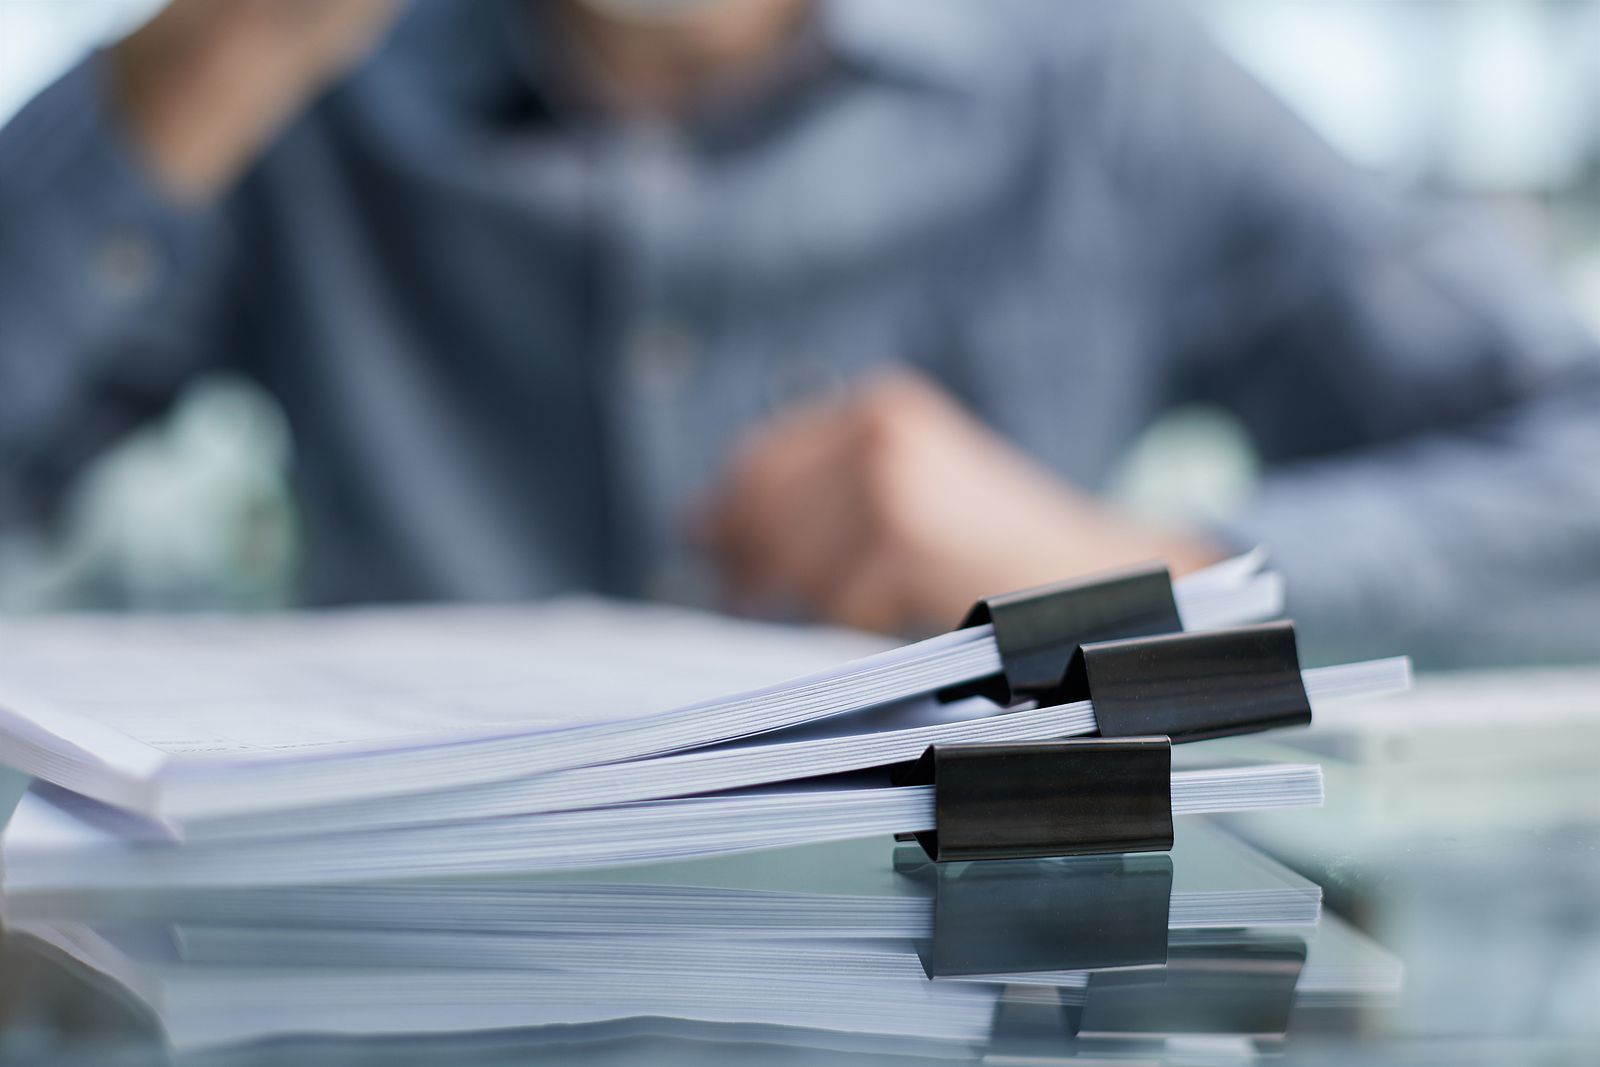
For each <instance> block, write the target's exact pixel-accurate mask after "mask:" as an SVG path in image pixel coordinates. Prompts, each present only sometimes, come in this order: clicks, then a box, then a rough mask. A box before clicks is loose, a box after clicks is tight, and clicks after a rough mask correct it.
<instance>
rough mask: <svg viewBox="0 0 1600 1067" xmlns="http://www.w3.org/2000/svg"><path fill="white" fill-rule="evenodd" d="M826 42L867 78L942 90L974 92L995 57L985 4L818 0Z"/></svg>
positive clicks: (941, 0) (948, 0) (961, 0)
mask: <svg viewBox="0 0 1600 1067" xmlns="http://www.w3.org/2000/svg"><path fill="white" fill-rule="evenodd" d="M816 3H817V4H818V8H819V12H818V13H819V16H820V20H821V27H822V33H823V37H824V40H825V41H826V43H827V46H828V47H829V48H830V49H831V50H832V51H833V52H834V54H835V55H836V56H837V57H838V58H839V59H840V60H842V61H843V62H845V63H846V64H847V65H848V66H850V67H852V68H854V69H857V70H860V71H862V72H864V73H867V74H869V75H876V76H880V77H884V78H888V79H891V80H896V81H905V82H909V83H912V84H921V85H926V86H930V87H936V88H941V89H958V90H965V89H970V88H973V87H974V86H975V85H977V84H978V83H979V82H980V81H981V80H982V78H983V76H984V72H985V71H986V70H987V69H988V67H989V64H990V62H991V61H992V58H993V55H994V53H993V51H992V50H991V49H989V48H988V47H986V44H987V42H986V38H987V37H988V36H989V35H990V34H991V33H992V31H993V23H992V20H991V19H989V18H988V17H986V15H985V13H984V10H983V8H984V6H985V5H984V3H983V2H973V0H939V2H938V3H917V2H915V0H816Z"/></svg>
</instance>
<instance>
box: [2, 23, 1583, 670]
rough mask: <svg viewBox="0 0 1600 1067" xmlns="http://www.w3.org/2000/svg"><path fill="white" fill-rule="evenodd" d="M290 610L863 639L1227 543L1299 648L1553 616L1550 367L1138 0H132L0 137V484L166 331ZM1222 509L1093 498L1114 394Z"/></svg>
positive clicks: (1571, 550) (1567, 373) (1188, 558)
mask: <svg viewBox="0 0 1600 1067" xmlns="http://www.w3.org/2000/svg"><path fill="white" fill-rule="evenodd" d="M218 367H225V368H231V369H236V370H240V371H243V372H245V373H247V374H249V375H251V376H253V377H254V378H256V379H257V380H259V381H260V382H262V383H263V384H264V385H265V386H266V387H267V388H268V389H270V390H271V391H272V392H273V394H274V395H275V396H276V397H277V398H278V399H279V400H280V401H281V403H282V405H283V407H284V410H285V412H286V413H287V416H288V419H289V422H290V426H291V427H292V430H293V433H294V436H295V441H296V450H297V460H298V468H297V472H296V473H297V490H298V494H299V499H300V503H301V507H302V512H303V515H304V517H305V523H306V526H307V537H308V546H309V548H308V557H307V567H306V573H305V575H304V582H305V592H306V596H307V598H308V599H310V600H312V601H314V602H340V601H358V600H372V599H395V598H492V599H509V598H526V597H536V596H542V595H547V594H550V593H554V592H558V591H562V590H567V589H577V588H582V589H597V590H601V591H606V592H611V593H618V594H625V595H654V596H669V597H676V598H681V597H685V596H688V597H694V596H698V595H704V593H705V591H706V590H708V589H711V588H719V589H720V590H721V591H722V595H723V596H724V597H725V598H727V600H729V601H731V602H732V603H735V604H738V605H741V606H747V607H752V608H757V609H760V610H778V611H782V612H786V613H799V614H802V615H804V616H807V617H812V618H817V619H824V620H832V621H840V622H845V623H849V624H853V625H859V626H866V627H873V628H878V629H883V630H891V631H901V632H909V631H917V630H927V629H938V628H943V627H945V626H948V625H949V624H951V623H952V622H953V621H954V620H955V619H956V618H957V617H958V616H959V614H960V613H961V611H962V610H963V609H964V608H965V607H966V605H967V604H968V603H970V602H971V601H972V600H973V599H974V598H976V597H978V596H980V595H984V594H987V593H992V592H997V591H1002V590H1006V589H1011V588H1017V587H1021V586H1026V585H1029V584H1033V583H1036V582H1040V581H1045V580H1050V579H1054V578H1058V577H1061V576H1064V575H1070V574H1074V573H1079V572H1084V571H1092V570H1098V569H1103V568H1106V567H1112V566H1118V565H1122V564H1127V563H1132V562H1135V561H1140V560H1145V559H1149V558H1153V557H1162V558H1165V559H1168V560H1170V561H1171V562H1172V563H1173V564H1174V565H1175V567H1176V568H1178V569H1180V570H1183V569H1191V568H1193V567H1196V566H1200V565H1203V564H1204V563H1206V562H1208V561H1211V560H1215V559H1218V558H1220V557H1222V556H1224V555H1227V554H1229V553H1231V552H1233V551H1235V550H1236V549H1238V548H1240V547H1244V546H1248V545H1252V544H1255V543H1258V542H1260V543H1264V544H1266V545H1268V546H1269V547H1270V548H1271V550H1272V552H1273V557H1274V561H1275V564H1276V565H1277V566H1278V567H1279V568H1280V569H1281V570H1282V571H1283V572H1284V573H1285V574H1286V576H1287V577H1288V579H1289V582H1290V593H1291V606H1292V608H1293V609H1294V611H1295V613H1296V615H1297V616H1298V617H1299V618H1300V620H1301V621H1302V623H1303V624H1304V626H1305V628H1306V630H1307V632H1308V633H1309V634H1310V635H1311V636H1312V638H1313V639H1314V640H1316V641H1317V648H1318V649H1319V650H1320V651H1322V652H1323V653H1329V652H1332V651H1334V650H1338V651H1340V652H1341V653H1349V652H1360V651H1366V650H1373V649H1379V650H1384V651H1393V650H1397V649H1402V648H1409V649H1411V650H1414V651H1417V652H1419V653H1421V654H1423V655H1424V656H1431V657H1433V658H1436V659H1437V658H1444V657H1454V658H1457V659H1461V660H1466V661H1476V660H1478V659H1480V658H1492V659H1505V658H1508V657H1515V656H1538V657H1540V658H1559V657H1565V656H1584V655H1594V654H1597V653H1600V407H1597V404H1600V362H1597V358H1596V352H1595V346H1594V344H1593V342H1592V340H1591V339H1589V338H1588V337H1587V336H1586V335H1585V333H1584V332H1583V330H1582V328H1581V327H1580V326H1578V325H1577V324H1576V323H1575V321H1574V320H1573V319H1571V318H1569V317H1568V315H1567V314H1566V313H1565V312H1564V310H1563V309H1562V308H1561V307H1559V306H1558V302H1557V301H1556V300H1555V298H1554V296H1553V294H1552V293H1551V292H1550V291H1549V290H1548V289H1547V288H1546V286H1545V285H1544V284H1543V283H1542V282H1541V281H1540V280H1539V279H1538V278H1536V277H1534V276H1533V275H1532V274H1531V273H1530V272H1529V271H1528V270H1527V269H1525V268H1524V267H1523V266H1522V265H1521V264H1520V261H1519V260H1518V258H1517V257H1516V256H1515V255H1513V254H1511V253H1510V252H1509V251H1508V250H1507V249H1505V248H1503V247H1500V246H1499V245H1497V244H1495V243H1493V242H1492V241H1491V240H1489V239H1486V238H1485V237H1483V236H1482V235H1475V234H1471V233H1465V232H1461V231H1458V230H1451V229H1446V228H1442V227H1440V226H1437V225H1435V224H1433V223H1432V222H1430V220H1429V219H1427V218H1425V217H1423V216H1422V215H1421V214H1419V213H1418V212H1416V211H1413V210H1411V209H1409V208H1408V207H1407V206H1406V205H1405V204H1403V203H1401V202H1400V201H1399V200H1398V199H1397V198H1396V197H1395V196H1394V195H1392V194H1391V193H1390V192H1389V191H1387V190H1386V189H1384V188H1382V187H1381V186H1379V185H1378V184H1377V183H1376V182H1374V181H1372V180H1370V179H1368V178H1367V177H1365V176H1363V175H1361V174H1359V173H1357V172H1355V171H1354V170H1353V169H1352V168H1351V167H1350V166H1348V165H1347V164H1345V163H1344V162H1342V161H1341V160H1340V159H1339V158H1337V157H1336V156H1335V155H1334V154H1333V153H1332V152H1331V151H1330V150H1329V149H1328V148H1327V147H1325V146H1324V145H1323V144H1322V143H1320V142H1319V141H1318V140H1317V139H1316V138H1315V137H1313V136H1312V135H1311V134H1310V133H1308V132H1307V131H1306V130H1305V129H1304V128H1302V127H1301V125H1300V124H1299V123H1297V122H1296V121H1295V120H1294V119H1292V118H1291V117H1290V116H1289V114H1288V113H1287V112H1286V111H1285V110H1284V109H1283V108H1282V107H1281V106H1280V105H1279V104H1278V103H1277V102H1276V101H1274V100H1273V99H1271V98H1270V97H1269V96H1268V95H1267V94H1266V93H1265V92H1264V91H1263V90H1262V89H1261V88H1260V87H1259V86H1258V85H1256V84H1255V83H1253V82H1252V81H1250V80H1249V79H1248V78H1247V77H1245V76H1244V75H1243V74H1242V73H1241V72H1240V71H1239V70H1237V69H1236V68H1235V67H1234V66H1232V65H1231V64H1230V63H1229V62H1228V61H1227V60H1226V59H1224V58H1223V56H1222V55H1221V53H1219V52H1218V51H1217V50H1216V49H1215V47H1214V46H1213V45H1212V44H1210V43H1209V42H1208V41H1207V40H1205V39H1204V38H1203V37H1202V36H1201V35H1200V34H1199V33H1198V32H1197V31H1196V30H1195V29H1194V28H1193V27H1192V26H1191V25H1190V24H1189V23H1188V22H1187V21H1185V20H1184V19H1183V18H1182V17H1180V16H1178V15H1177V14H1176V13H1175V12H1174V11H1173V9H1172V6H1171V5H1169V4H1158V3H1138V2H1120V3H1115V4H1112V3H1104V2H1087V0H1086V2H1068V0H990V2H987V3H957V2H954V0H940V2H936V3H912V2H901V0H568V2H564V3H554V2H552V3H531V2H528V0H473V2H451V3H423V4H418V5H416V6H414V7H410V8H406V9H404V10H400V9H398V8H397V6H396V5H395V4H393V3H391V2H389V0H175V2H174V3H172V4H171V5H170V6H169V7H168V8H167V9H166V10H165V11H164V12H162V13H161V14H160V15H159V16H158V17H157V18H156V19H155V20H154V21H152V22H151V23H150V24H149V25H148V26H146V27H144V28H143V29H141V30H139V31H138V32H136V33H135V34H133V35H132V36H131V37H129V38H127V39H126V40H124V41H123V42H121V43H120V44H118V45H117V46H115V47H113V48H111V49H110V50H108V51H106V52H104V53H102V54H97V55H94V56H92V57H90V58H89V59H87V60H86V61H85V62H83V63H82V64H81V65H80V66H78V67H77V68H76V69H74V70H72V71H71V72H69V73H68V74H67V75H66V76H65V77H63V78H62V79H61V80H60V81H58V82H57V83H56V84H55V85H53V86H52V87H50V88H49V89H47V90H46V91H45V92H44V93H43V94H41V95H40V96H39V97H38V98H37V99H36V100H35V101H34V102H33V103H32V104H31V105H30V106H29V107H28V108H26V109H25V110H24V111H23V112H22V113H21V114H20V115H18V117H17V118H16V119H14V120H13V121H12V122H11V123H10V124H9V125H8V126H7V127H6V128H5V130H4V131H0V523H3V524H8V525H13V526H22V525H27V524H39V523H44V522H48V521H49V518H50V516H51V512H52V509H53V508H54V507H55V506H56V505H57V504H58V502H59V500H60V498H61V494H62V491H63V489H64V487H65V486H66V485H67V484H68V482H69V480H70V478H71V476H72V475H73V473H74V472H75V471H76V470H78V469H79V468H80V467H81V466H82V465H83V463H84V462H85V461H87V460H88V459H89V458H90V457H92V456H93V455H94V454H95V453H96V452H97V451H98V450H100V449H101V448H103V447H104V446H105V445H107V444H108V443H110V442H112V441H114V440H115V439H116V438H117V437H118V436H119V435H122V434H124V433H125V432H126V431H127V430H128V429H129V428H130V427H132V426H134V425H136V424H137V423H139V422H140V421H141V420H145V419H148V418H150V417H152V416H153V415H156V414H158V413H159V412H161V411H162V410H163V408H164V407H165V406H166V405H167V404H169V403H170V402H171V400H172V399H173V397H174V396H175V395H176V394H177V392H178V391H179V390H180V389H181V388H182V387H183V385H184V384H185V383H186V382H187V381H188V380H190V379H192V378H193V377H194V376H195V375H197V374H198V373H200V372H202V371H205V370H208V369H214V368H218ZM1186 401H1205V402H1210V403H1215V404H1219V405H1221V406H1223V407H1225V408H1226V409H1228V410H1229V411H1231V412H1233V413H1234V414H1235V415H1236V416H1237V417H1238V418H1239V419H1240V420H1241V421H1242V423H1243V424H1244V425H1245V426H1246V427H1247V428H1248V430H1249V432H1250V434H1251V436H1252V437H1253V439H1254V442H1255V444H1256V445H1257V447H1258V449H1259V451H1260V453H1261V455H1262V456H1263V458H1264V460H1265V461H1266V463H1267V464H1268V467H1267V473H1266V477H1265V478H1264V480H1263V483H1262V485H1261V487H1260V490H1259V492H1258V493H1257V495H1256V496H1255V498H1254V500H1253V501H1252V502H1251V504H1250V505H1249V506H1248V507H1247V508H1246V509H1245V510H1244V512H1243V513H1242V514H1240V515H1238V516H1237V517H1236V519H1235V520H1234V521H1232V522H1231V523H1229V524H1228V525H1227V526H1226V527H1219V528H1212V529H1192V530H1172V529H1167V528H1158V527H1154V526H1151V525H1148V524H1147V523H1145V522H1144V521H1141V520H1139V519H1136V518H1134V517H1132V516H1130V515H1127V514H1123V513H1121V512H1119V511H1117V510H1116V509H1115V508H1113V507H1112V506H1110V505H1108V504H1106V503H1104V502H1102V501H1101V500H1099V499H1097V497H1096V492H1097V490H1098V489H1100V488H1101V487H1102V486H1103V484H1104V481H1105V478H1106V476H1107V472H1108V470H1109V469H1110V467H1111V465H1112V463H1113V461H1114V460H1115V459H1116V458H1117V457H1118V455H1119V453H1120V452H1122V451H1123V450H1125V449H1126V448H1127V447H1128V445H1129V444H1130V442H1131V441H1133V440H1134V438H1135V437H1136V436H1137V435H1138V434H1139V432H1140V431H1141V430H1142V429H1143V428H1144V427H1145V426H1146V425H1148V424H1149V423H1150V421H1151V420H1152V419H1153V418H1155V417H1156V416H1157V415H1159V414H1160V413H1161V412H1162V411H1163V410H1165V409H1167V408H1169V407H1171V406H1172V405H1174V404H1178V403H1181V402H1186Z"/></svg>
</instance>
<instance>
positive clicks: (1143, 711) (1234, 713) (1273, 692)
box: [1040, 622, 1311, 743]
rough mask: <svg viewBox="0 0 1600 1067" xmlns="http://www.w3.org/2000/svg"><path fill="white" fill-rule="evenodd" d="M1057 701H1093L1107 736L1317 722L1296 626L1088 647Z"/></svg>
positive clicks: (1185, 736) (1214, 733)
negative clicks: (1306, 684)
mask: <svg viewBox="0 0 1600 1067" xmlns="http://www.w3.org/2000/svg"><path fill="white" fill-rule="evenodd" d="M1040 699H1042V700H1048V701H1049V702H1050V703H1069V702H1071V701H1075V700H1092V701H1093V702H1094V717H1095V721H1096V723H1097V724H1098V726H1099V733H1100V736H1101V737H1143V736H1147V735H1151V734H1164V735H1166V736H1168V737H1170V738H1171V739H1172V741H1173V742H1174V743H1181V742H1185V741H1201V740H1204V739H1206V738H1211V737H1225V736H1233V735H1236V734H1247V733H1257V732H1260V731H1262V730H1273V729H1277V728H1278V727H1281V726H1303V725H1305V724H1307V723H1309V722H1310V721H1311V701H1310V699H1309V698H1308V697H1307V695H1306V687H1305V679H1304V677H1303V676H1302V674H1301V672H1300V653H1299V648H1298V645H1297V642H1296V640H1295V632H1294V624H1293V623H1289V622H1272V623H1262V624H1260V625H1257V626H1243V627H1238V628H1236V629H1231V630H1209V631H1203V632H1199V633H1182V634H1162V635H1157V636H1152V637H1139V638H1131V639H1127V640H1121V641H1101V642H1095V643H1092V644H1086V645H1083V646H1082V647H1080V648H1079V649H1078V650H1077V652H1075V653H1074V654H1073V657H1072V663H1071V666H1070V667H1069V669H1068V671H1067V677H1066V679H1065V680H1064V682H1063V683H1062V685H1061V687H1060V688H1059V689H1057V690H1056V691H1055V692H1053V693H1049V694H1045V695H1043V696H1041V698H1040Z"/></svg>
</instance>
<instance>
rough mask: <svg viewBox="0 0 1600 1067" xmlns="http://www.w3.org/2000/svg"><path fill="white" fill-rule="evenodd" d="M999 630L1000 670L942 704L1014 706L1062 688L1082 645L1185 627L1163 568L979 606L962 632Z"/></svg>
mask: <svg viewBox="0 0 1600 1067" xmlns="http://www.w3.org/2000/svg"><path fill="white" fill-rule="evenodd" d="M985 624H989V625H992V626H993V627H994V640H995V645H996V647H997V648H998V649H999V650H1000V661H1001V665H1002V666H1001V673H1000V674H997V675H992V676H990V677H988V678H980V679H978V680H977V681H974V682H968V683H966V684H964V685H960V686H955V687H952V688H950V689H946V690H944V691H943V692H941V693H940V694H939V696H940V699H942V700H955V699H957V698H960V697H968V696H986V697H989V698H990V699H991V700H994V701H995V702H996V703H999V704H1014V703H1016V702H1017V701H1019V700H1025V699H1028V698H1030V697H1032V696H1033V695H1035V694H1037V693H1039V692H1043V691H1049V690H1053V689H1055V688H1057V687H1058V686H1059V685H1060V684H1061V681H1062V679H1063V678H1064V677H1065V675H1066V670H1067V664H1068V663H1069V662H1070V661H1071V659H1072V654H1073V653H1074V652H1075V651H1076V650H1077V648H1078V646H1079V645H1081V644H1085V643H1087V642H1093V641H1106V640H1110V639H1112V638H1122V637H1142V636H1146V635H1149V634H1165V633H1173V632H1176V631H1179V630H1182V629H1183V620H1182V619H1181V618H1180V617H1179V615H1178V604H1177V601H1176V600H1175V599H1174V598H1173V594H1172V576H1171V574H1170V573H1168V571H1167V568H1165V567H1162V566H1152V567H1141V568H1137V569H1134V570H1127V571H1119V572H1116V573H1112V574H1107V575H1101V576H1096V577H1090V578H1079V579H1074V580H1072V581H1066V582H1058V583H1056V584H1054V585H1043V586H1039V587H1037V588H1035V589H1024V590H1022V591H1020V592H1016V593H1006V594H1004V595H1003V596H995V597H989V598H988V599H987V600H980V601H979V602H978V603H977V604H975V605H974V606H973V608H972V610H971V611H970V612H968V613H967V617H966V618H964V619H962V620H961V625H960V627H959V629H967V628H968V627H972V626H982V625H985Z"/></svg>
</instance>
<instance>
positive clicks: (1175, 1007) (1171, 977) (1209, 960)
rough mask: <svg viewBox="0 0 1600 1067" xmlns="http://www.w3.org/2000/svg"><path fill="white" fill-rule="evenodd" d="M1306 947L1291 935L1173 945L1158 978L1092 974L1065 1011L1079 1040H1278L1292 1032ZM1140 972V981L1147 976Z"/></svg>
mask: <svg viewBox="0 0 1600 1067" xmlns="http://www.w3.org/2000/svg"><path fill="white" fill-rule="evenodd" d="M1305 962H1306V945H1305V942H1304V941H1302V940H1300V939H1299V938H1295V937H1281V936H1280V937H1261V938H1251V937H1248V936H1245V937H1241V938H1240V939H1239V940H1236V941H1231V942H1222V943H1218V944H1203V945H1176V944H1175V945H1172V946H1171V947H1170V948H1169V949H1168V953H1167V966H1166V968H1165V969H1164V970H1162V971H1160V972H1156V973H1157V974H1158V975H1159V980H1158V981H1155V982H1150V981H1140V982H1138V983H1130V982H1128V981H1126V980H1125V979H1123V978H1122V977H1121V976H1119V975H1117V974H1114V973H1110V974H1108V973H1096V974H1091V975H1090V976H1089V984H1088V986H1087V987H1086V988H1085V989H1084V992H1083V1003H1082V1005H1081V1006H1076V1010H1074V1009H1073V1007H1069V1008H1068V1015H1069V1019H1071V1025H1072V1026H1073V1028H1074V1030H1075V1031H1076V1033H1077V1036H1078V1037H1080V1038H1084V1037H1124V1038H1125V1037H1142V1036H1154V1035H1161V1034H1234V1035H1238V1036H1242V1037H1254V1038H1274V1037H1282V1036H1283V1035H1284V1034H1285V1032H1287V1030H1288V1029H1289V1014H1290V1012H1291V1011H1292V1010H1293V1008H1294V993H1295V987H1296V985H1298V984H1299V981H1300V972H1301V971H1302V970H1303V969H1304V968H1305ZM1148 977H1149V976H1148V975H1142V976H1141V978H1148Z"/></svg>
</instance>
